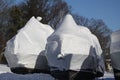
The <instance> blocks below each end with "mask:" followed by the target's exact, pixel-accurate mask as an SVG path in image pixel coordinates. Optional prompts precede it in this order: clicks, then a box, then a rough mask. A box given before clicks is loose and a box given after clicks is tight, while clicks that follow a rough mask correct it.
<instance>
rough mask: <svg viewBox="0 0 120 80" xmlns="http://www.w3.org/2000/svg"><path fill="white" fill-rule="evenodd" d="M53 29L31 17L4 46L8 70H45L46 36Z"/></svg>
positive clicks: (46, 66) (46, 67)
mask: <svg viewBox="0 0 120 80" xmlns="http://www.w3.org/2000/svg"><path fill="white" fill-rule="evenodd" d="M52 33H53V29H52V28H51V27H50V26H49V25H46V24H42V23H41V22H39V21H38V20H37V19H35V17H32V18H31V19H30V20H29V21H28V22H27V23H26V25H25V26H24V27H23V28H22V29H20V30H19V31H18V33H17V34H16V35H15V36H14V37H13V38H12V39H10V40H9V41H8V42H7V44H6V49H5V57H6V59H7V62H8V65H9V66H10V68H13V69H14V68H28V69H41V70H47V69H48V64H47V60H46V57H45V55H44V52H45V45H46V42H47V38H48V36H50V35H51V34H52Z"/></svg>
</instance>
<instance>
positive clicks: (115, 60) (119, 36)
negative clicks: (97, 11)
mask: <svg viewBox="0 0 120 80" xmlns="http://www.w3.org/2000/svg"><path fill="white" fill-rule="evenodd" d="M110 53H111V61H112V66H113V68H115V69H118V70H120V30H118V31H115V32H113V33H112V34H111V47H110Z"/></svg>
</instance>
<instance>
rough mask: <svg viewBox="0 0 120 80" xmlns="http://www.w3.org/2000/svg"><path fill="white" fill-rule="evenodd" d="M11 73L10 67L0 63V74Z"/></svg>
mask: <svg viewBox="0 0 120 80" xmlns="http://www.w3.org/2000/svg"><path fill="white" fill-rule="evenodd" d="M2 73H11V71H10V68H9V67H8V66H7V65H4V64H0V74H2Z"/></svg>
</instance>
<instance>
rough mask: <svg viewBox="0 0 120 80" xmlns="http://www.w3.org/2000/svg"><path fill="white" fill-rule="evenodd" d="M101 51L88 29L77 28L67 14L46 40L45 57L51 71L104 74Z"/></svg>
mask: <svg viewBox="0 0 120 80" xmlns="http://www.w3.org/2000/svg"><path fill="white" fill-rule="evenodd" d="M101 55H102V50H101V47H100V44H99V42H98V39H97V37H96V36H95V35H93V34H92V33H91V32H90V31H89V29H88V28H86V27H84V26H78V25H77V24H76V23H75V21H74V20H73V17H72V16H71V15H70V14H68V15H66V17H65V18H64V20H63V22H62V23H61V25H60V26H59V28H58V29H57V30H56V31H55V32H54V33H53V34H52V35H51V36H50V37H49V38H48V42H47V45H46V56H47V59H48V63H49V66H50V69H51V71H54V70H60V71H67V70H73V71H88V70H90V71H96V70H97V68H98V67H99V68H101V70H102V71H101V72H102V73H104V62H103V59H102V57H101Z"/></svg>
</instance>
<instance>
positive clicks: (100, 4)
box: [65, 0, 120, 31]
mask: <svg viewBox="0 0 120 80" xmlns="http://www.w3.org/2000/svg"><path fill="white" fill-rule="evenodd" d="M65 1H66V2H67V3H68V5H70V6H71V7H72V12H74V13H77V14H79V15H81V16H85V17H86V18H89V19H90V18H94V19H102V20H103V21H104V22H105V23H106V25H107V26H108V27H109V28H110V29H111V30H113V31H116V30H118V29H120V0H65Z"/></svg>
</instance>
